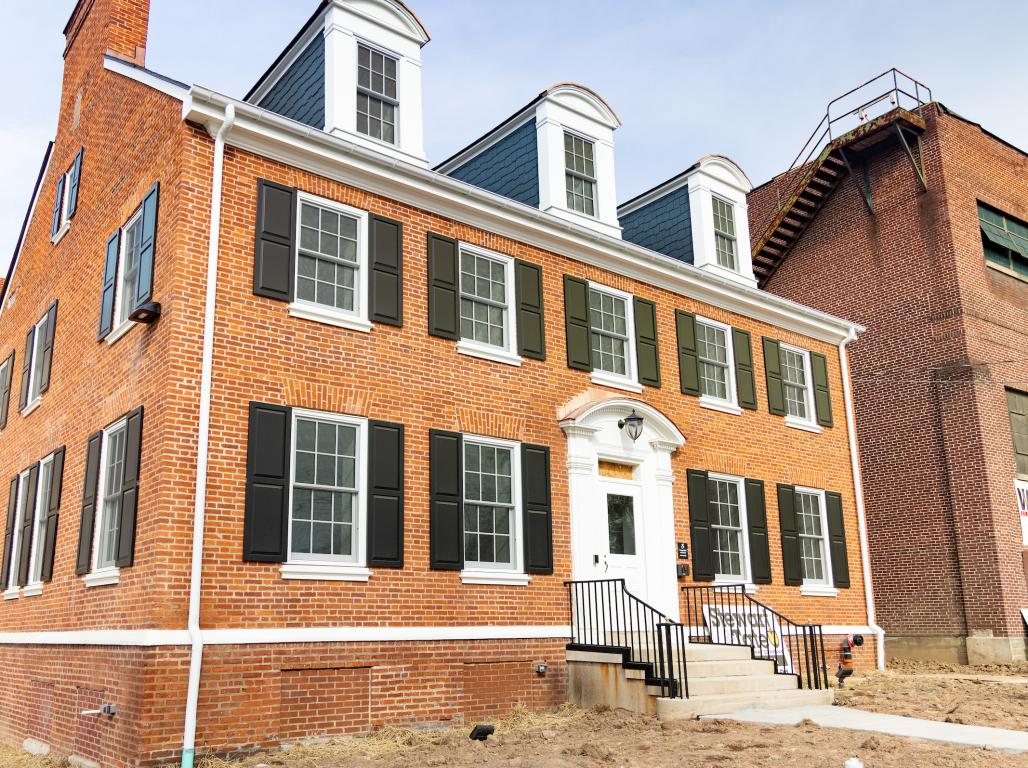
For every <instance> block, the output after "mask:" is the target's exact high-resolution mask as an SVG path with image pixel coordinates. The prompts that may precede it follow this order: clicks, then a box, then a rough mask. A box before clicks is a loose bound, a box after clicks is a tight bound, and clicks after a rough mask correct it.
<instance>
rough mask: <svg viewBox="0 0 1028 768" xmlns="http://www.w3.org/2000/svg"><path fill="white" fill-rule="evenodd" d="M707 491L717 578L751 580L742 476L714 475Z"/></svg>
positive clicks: (710, 479) (722, 579)
mask: <svg viewBox="0 0 1028 768" xmlns="http://www.w3.org/2000/svg"><path fill="white" fill-rule="evenodd" d="M707 492H708V504H709V514H710V535H711V543H712V549H713V552H714V573H715V578H716V579H717V580H719V581H748V580H749V578H750V574H749V560H748V557H747V542H746V530H747V528H746V508H745V501H744V494H743V490H742V480H740V479H739V478H734V477H724V476H716V475H711V476H710V477H709V479H708V491H707Z"/></svg>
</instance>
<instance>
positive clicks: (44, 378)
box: [39, 301, 57, 394]
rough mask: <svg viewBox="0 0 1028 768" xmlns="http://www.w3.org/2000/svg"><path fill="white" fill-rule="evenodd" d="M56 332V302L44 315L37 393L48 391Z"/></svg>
mask: <svg viewBox="0 0 1028 768" xmlns="http://www.w3.org/2000/svg"><path fill="white" fill-rule="evenodd" d="M56 330H57V302H56V301H54V303H53V304H51V305H50V309H49V310H48V311H47V313H46V334H45V335H44V336H43V342H42V345H41V346H40V348H39V354H41V355H42V356H43V359H42V361H40V365H39V392H40V394H42V393H43V392H46V391H47V390H48V389H50V366H51V364H52V363H53V360H54V333H55V332H56Z"/></svg>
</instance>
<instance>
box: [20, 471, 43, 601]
mask: <svg viewBox="0 0 1028 768" xmlns="http://www.w3.org/2000/svg"><path fill="white" fill-rule="evenodd" d="M38 486H39V464H38V463H36V464H33V465H32V466H31V467H29V473H28V475H27V476H26V478H25V488H24V492H25V493H26V494H28V503H27V504H26V505H25V515H24V517H22V519H21V539H20V540H19V542H18V543H19V545H20V546H21V552H20V553H19V555H18V586H19V587H24V586H25V585H26V584H28V583H29V560H30V559H31V558H32V521H33V518H34V517H35V514H36V497H37V493H36V489H37V487H38Z"/></svg>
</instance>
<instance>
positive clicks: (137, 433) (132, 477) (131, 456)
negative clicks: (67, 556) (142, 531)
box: [116, 406, 143, 568]
mask: <svg viewBox="0 0 1028 768" xmlns="http://www.w3.org/2000/svg"><path fill="white" fill-rule="evenodd" d="M142 450H143V408H142V406H140V407H139V408H136V410H134V411H132V413H130V414H129V415H128V421H127V422H126V424H125V463H124V469H123V470H122V471H123V472H124V478H123V480H122V483H121V500H120V502H119V505H120V507H121V509H120V514H121V527H120V528H119V529H118V558H117V560H116V565H117V566H118V567H119V568H125V567H128V566H130V565H132V560H133V557H134V556H135V549H136V511H137V509H138V506H139V469H140V463H139V460H140V456H141V454H142Z"/></svg>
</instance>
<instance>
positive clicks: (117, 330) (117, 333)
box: [105, 206, 143, 346]
mask: <svg viewBox="0 0 1028 768" xmlns="http://www.w3.org/2000/svg"><path fill="white" fill-rule="evenodd" d="M142 218H143V206H139V208H137V209H136V210H135V211H133V212H132V215H131V216H129V217H128V219H127V220H126V221H125V223H124V224H122V225H121V227H120V228H119V230H118V267H117V269H115V270H114V327H113V328H112V329H111V332H110V333H109V334H107V338H106V339H105V340H106V342H107V346H111V345H112V344H114V342H116V341H117V340H118V339H120V338H121V337H122V336H124V335H125V334H126V333H128V332H129V331H130V330H131V329H132V326H133V325H135V323H134V322H132V321H131V320H129V318H128V314H129V313H126V314H125V317H124V318H122V317H121V313H122V310H123V309H124V307H125V285H124V281H125V247H126V246H127V245H128V238H127V237H126V236H125V235H126V233H127V232H128V229H129V227H130V226H132V224H133V223H135V221H136V220H137V219H139V220H142Z"/></svg>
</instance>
